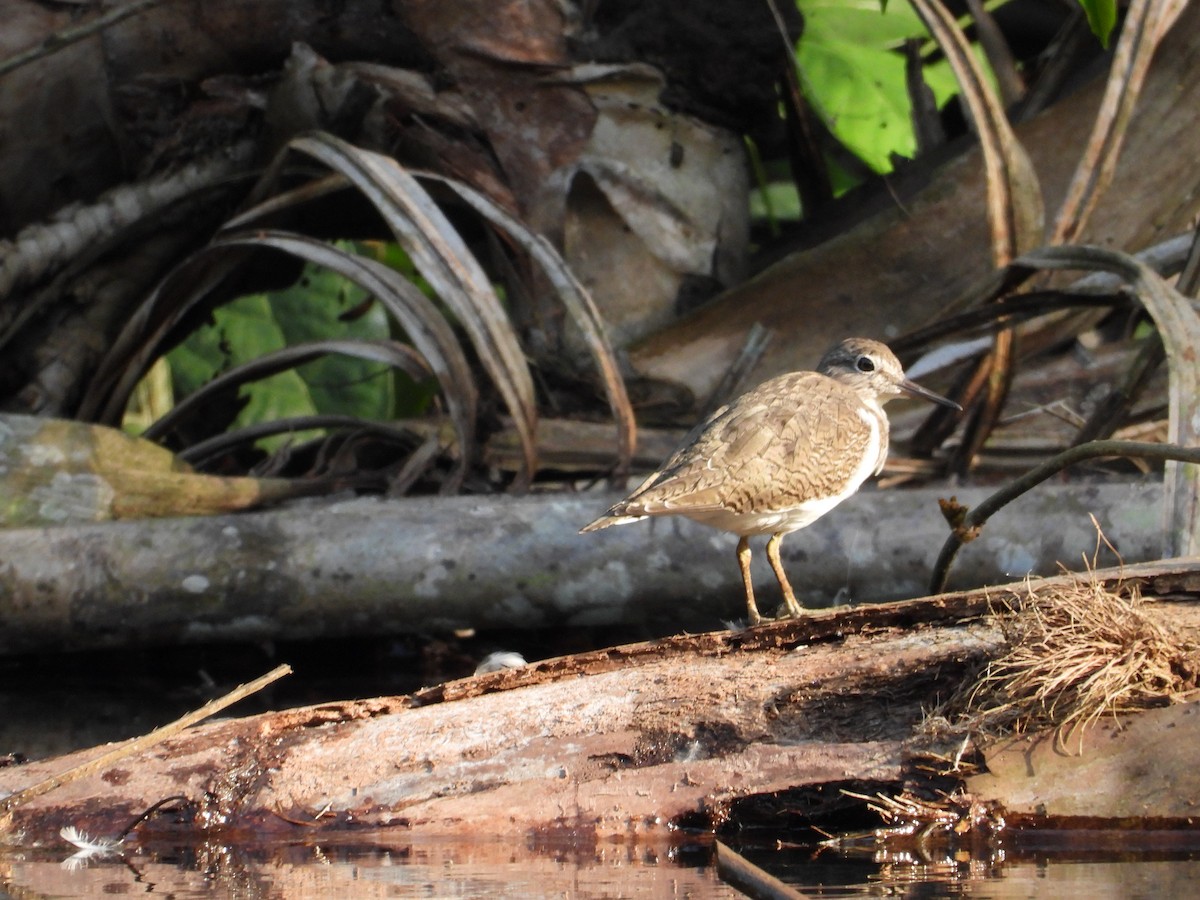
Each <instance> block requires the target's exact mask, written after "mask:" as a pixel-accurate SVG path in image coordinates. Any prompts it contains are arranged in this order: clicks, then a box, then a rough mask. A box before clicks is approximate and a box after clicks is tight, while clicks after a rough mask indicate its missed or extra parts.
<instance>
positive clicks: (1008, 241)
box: [912, 0, 1045, 266]
mask: <svg viewBox="0 0 1200 900" xmlns="http://www.w3.org/2000/svg"><path fill="white" fill-rule="evenodd" d="M912 5H913V8H914V9H915V10H916V11H917V14H918V15H919V16H920V17H921V20H922V21H923V22H924V23H925V27H926V28H928V29H929V33H930V34H932V35H933V38H934V40H935V41H937V43H938V46H939V47H941V48H942V52H943V53H945V54H946V60H947V62H949V63H950V68H951V70H952V71H953V72H954V77H955V79H956V80H957V81H958V85H959V88H960V89H961V91H962V96H963V99H964V100H965V101H966V104H967V107H968V109H969V110H970V113H971V118H972V120H973V121H974V123H975V129H976V131H977V132H978V133H979V140H980V144H981V145H982V149H983V158H984V166H985V167H986V170H987V176H988V177H987V184H988V204H987V208H988V221H989V222H990V224H991V230H992V259H993V261H994V262H995V264H996V265H997V266H1003V265H1005V264H1007V263H1008V262H1009V261H1010V260H1012V258H1013V257H1015V256H1017V255H1018V254H1019V253H1021V252H1023V251H1024V250H1027V249H1030V248H1033V247H1036V246H1038V245H1039V244H1040V243H1042V240H1043V229H1044V224H1045V221H1044V215H1045V213H1044V207H1043V202H1042V190H1041V185H1040V183H1039V181H1038V177H1037V173H1036V172H1035V171H1034V169H1033V164H1032V163H1031V162H1030V161H1029V156H1028V154H1026V152H1025V148H1024V147H1022V146H1021V143H1020V141H1018V140H1017V137H1016V135H1015V134H1014V133H1013V130H1012V128H1011V126H1010V125H1009V124H1008V118H1007V117H1006V116H1005V113H1004V108H1003V106H1001V104H1000V101H999V100H998V99H997V97H996V96H995V94H994V93H993V92H992V90H991V88H990V87H989V86H988V82H987V79H986V78H985V77H984V74H983V71H982V70H981V69H980V66H979V62H978V60H977V59H976V58H975V55H974V54H973V53H972V52H971V48H970V45H969V44H968V43H967V39H966V37H965V36H964V35H963V33H962V30H961V29H960V28H959V27H958V24H957V23H956V22H955V21H954V17H953V16H952V15H950V13H949V12H948V11H947V10H946V7H945V6H944V5H942V3H941V2H940V0H912Z"/></svg>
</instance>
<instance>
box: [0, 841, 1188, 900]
mask: <svg viewBox="0 0 1200 900" xmlns="http://www.w3.org/2000/svg"><path fill="white" fill-rule="evenodd" d="M743 852H744V853H745V855H746V857H747V858H748V859H751V860H752V861H754V862H756V863H757V864H759V865H761V866H763V867H764V868H766V869H768V870H769V871H771V872H772V873H773V874H775V875H777V876H778V877H780V878H782V879H784V880H785V881H786V882H788V883H789V884H791V885H793V886H794V887H796V888H797V889H798V890H799V891H801V892H802V893H803V894H804V895H805V896H813V897H818V896H819V897H912V898H924V897H973V898H997V900H1002V898H1003V900H1007V898H1017V897H1054V898H1056V900H1068V898H1143V897H1144V898H1160V897H1186V896H1194V895H1195V887H1194V885H1195V884H1196V883H1197V879H1200V861H1197V858H1195V856H1196V855H1195V854H1190V853H1187V852H1183V851H1178V852H1172V853H1163V852H1161V851H1156V852H1154V853H1145V854H1129V853H1126V854H1115V853H1110V854H1109V858H1107V859H1104V858H1097V855H1096V854H1091V853H1080V852H1079V851H1078V850H1076V851H1070V852H1058V851H1056V852H1054V853H1035V854H1030V855H1027V856H1021V857H1020V858H1016V859H1013V858H1011V857H1008V856H1006V854H1005V853H1004V852H997V853H995V854H994V855H993V856H992V857H991V858H989V859H987V860H971V859H950V858H948V859H943V860H937V861H929V860H914V859H909V858H906V857H904V856H903V855H899V856H893V857H890V858H889V857H887V856H886V855H871V856H866V855H862V854H858V855H854V856H841V855H835V854H830V853H822V854H818V855H816V856H814V855H813V854H812V852H811V851H797V850H791V851H776V850H765V849H760V850H753V849H746V848H743ZM1106 853H1108V851H1106ZM1116 856H1121V857H1122V858H1120V859H1117V858H1113V857H1116ZM70 857H71V854H70V853H69V852H68V850H67V849H64V848H55V849H53V850H51V849H49V848H39V849H32V850H27V851H22V850H6V851H0V888H2V889H3V890H4V891H5V892H6V893H7V895H8V896H12V897H22V898H26V897H94V896H102V895H112V894H150V895H162V896H172V897H175V898H187V897H201V896H203V897H242V898H256V897H271V898H325V897H351V898H359V897H362V898H376V897H379V898H382V897H424V898H437V897H521V898H542V897H545V898H550V897H555V898H592V897H596V898H600V897H713V898H737V897H742V896H743V895H742V894H740V893H738V892H737V891H736V890H734V889H733V888H732V887H730V886H728V885H725V884H723V883H722V882H721V881H720V879H719V878H718V877H717V874H716V870H715V868H714V866H713V864H712V861H713V860H712V855H711V852H710V849H709V848H707V847H693V848H688V849H679V848H674V849H666V850H652V849H647V848H642V847H637V848H631V847H626V846H623V845H617V844H611V845H607V846H603V847H600V848H598V849H596V850H589V851H588V852H586V853H580V852H577V851H570V850H554V849H552V848H546V847H530V846H526V845H513V844H505V843H501V842H492V843H475V844H461V843H450V842H439V841H420V840H412V839H411V836H410V837H409V838H408V839H404V840H397V839H396V837H395V836H394V835H387V834H383V835H375V836H363V835H356V836H355V837H354V842H353V843H349V842H346V843H321V844H316V843H314V844H304V845H296V844H291V845H277V846H268V847H252V848H246V847H224V846H219V845H210V844H203V845H200V846H194V847H184V848H180V847H176V848H161V847H159V848H134V849H130V850H129V851H128V852H127V854H126V855H125V856H110V857H107V858H92V859H86V860H85V859H78V858H75V859H72V858H70Z"/></svg>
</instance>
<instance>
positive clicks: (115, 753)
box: [0, 665, 292, 834]
mask: <svg viewBox="0 0 1200 900" xmlns="http://www.w3.org/2000/svg"><path fill="white" fill-rule="evenodd" d="M291 671H292V667H291V666H288V665H282V666H276V667H275V668H274V669H272V670H271V671H270V672H268V673H267V674H266V675H263V676H261V677H260V678H256V679H254V681H251V682H249V683H247V684H243V685H239V686H238V687H236V688H234V689H233V690H232V691H230V692H229V693H228V694H226V695H225V696H223V697H218V698H217V699H216V700H210V701H209V702H208V703H205V704H204V705H203V706H202V707H200V708H199V709H197V710H193V711H192V712H190V713H188V714H187V715H185V716H183V717H181V718H178V719H176V720H175V721H174V722H171V723H170V724H168V725H164V726H163V727H162V728H156V729H155V730H154V731H151V732H150V733H149V734H144V735H142V736H141V737H136V738H132V739H131V740H128V741H126V742H124V743H123V744H119V745H118V746H116V747H114V748H113V749H112V750H109V751H108V752H107V753H104V754H102V755H101V756H98V757H96V758H95V759H93V760H89V761H88V762H85V763H82V764H80V765H78V766H75V767H74V768H72V769H68V770H67V771H65V772H62V773H61V774H59V775H55V776H54V777H53V778H47V779H46V780H44V781H39V782H38V783H37V784H33V785H30V786H29V787H27V788H25V789H24V790H21V791H17V792H16V793H15V794H11V795H10V796H8V797H5V798H4V799H3V800H0V834H3V833H4V832H5V831H7V830H8V826H9V824H10V821H11V816H12V813H13V811H14V810H16V809H17V808H19V807H21V806H23V805H24V804H26V803H28V802H29V801H30V800H33V799H34V798H36V797H40V796H42V795H43V794H48V793H50V792H51V791H54V790H57V789H58V788H60V787H62V786H63V785H65V784H70V783H71V782H72V781H78V780H79V779H80V778H86V777H87V776H89V775H92V774H95V773H96V772H99V771H100V770H101V769H103V768H105V767H107V766H111V765H112V764H113V763H115V762H116V761H117V760H119V759H124V758H125V757H127V756H131V755H132V754H134V753H140V752H142V751H143V750H148V749H149V748H151V747H154V746H156V745H158V744H161V743H162V742H163V741H165V740H168V739H169V738H172V737H174V736H175V735H177V734H179V732H181V731H183V730H184V729H185V728H190V727H191V726H192V725H195V724H196V723H197V722H202V721H204V720H205V719H207V718H209V717H211V716H215V715H216V714H217V713H219V712H220V711H221V710H223V709H225V708H226V707H228V706H232V705H233V704H234V703H236V702H238V701H239V700H242V699H244V698H246V697H249V696H250V695H251V694H255V693H257V692H258V691H261V690H262V689H263V688H265V687H266V686H267V685H269V684H271V683H272V682H275V681H278V680H279V679H280V678H282V677H283V676H284V675H290V674H291Z"/></svg>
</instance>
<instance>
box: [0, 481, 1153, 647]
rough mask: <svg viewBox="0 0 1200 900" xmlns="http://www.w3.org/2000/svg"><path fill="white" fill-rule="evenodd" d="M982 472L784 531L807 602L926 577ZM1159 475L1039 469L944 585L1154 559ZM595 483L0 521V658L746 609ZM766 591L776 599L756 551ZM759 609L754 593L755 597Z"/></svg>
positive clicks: (682, 533)
mask: <svg viewBox="0 0 1200 900" xmlns="http://www.w3.org/2000/svg"><path fill="white" fill-rule="evenodd" d="M951 493H953V494H956V495H957V496H958V499H959V502H961V503H964V504H966V505H973V504H975V503H978V502H979V501H980V500H981V499H983V498H984V497H986V496H987V494H988V493H989V491H988V490H987V489H985V488H966V489H956V490H954V491H953V492H951V491H950V490H949V489H947V488H944V487H941V488H922V489H913V490H888V491H882V490H881V491H876V490H864V491H862V492H860V493H859V494H857V495H856V496H854V497H852V498H850V499H849V500H848V501H846V502H845V503H844V504H842V505H841V506H840V507H839V508H838V509H837V510H836V511H835V512H833V513H831V514H830V515H829V516H827V517H826V518H824V519H822V520H821V521H819V522H817V523H815V524H814V525H813V526H812V527H810V528H808V529H806V530H805V532H804V534H803V535H800V536H799V537H797V539H795V540H794V541H790V542H788V543H787V544H785V546H784V549H783V555H784V564H785V565H786V566H787V568H788V570H789V572H790V573H791V576H792V578H793V581H794V582H795V583H796V585H797V587H798V589H799V591H800V596H801V600H802V602H804V603H806V604H808V605H811V606H820V605H822V604H825V605H828V604H829V603H830V602H831V601H833V600H834V598H835V597H837V598H839V602H845V601H846V600H847V599H855V600H871V601H875V600H895V599H903V598H910V597H915V596H920V595H922V594H923V593H925V592H926V591H927V589H928V588H927V585H928V580H929V573H930V571H931V567H932V564H933V560H934V557H935V555H936V552H937V548H938V547H939V546H941V545H942V543H943V542H944V540H945V539H946V536H947V533H948V528H947V526H946V524H945V522H944V521H943V520H942V517H941V515H940V513H939V512H938V500H939V499H940V498H943V497H947V496H949V495H950V494H951ZM1161 494H1162V486H1161V484H1160V483H1158V482H1156V481H1136V482H1113V483H1101V482H1075V483H1068V484H1053V485H1043V486H1041V487H1039V488H1038V489H1037V490H1036V491H1034V492H1032V493H1031V494H1029V495H1027V496H1025V497H1022V498H1021V499H1020V501H1018V503H1016V504H1014V505H1013V506H1011V507H1009V508H1007V509H1005V510H1003V511H1002V512H1001V513H1000V514H999V515H997V516H995V517H994V518H993V519H992V520H991V521H990V522H989V524H988V526H987V528H986V529H985V531H984V532H983V535H982V536H981V537H980V538H979V539H978V540H976V541H974V542H973V543H971V544H969V545H968V546H967V547H965V548H964V549H963V551H962V553H961V556H960V558H959V560H958V563H957V566H956V568H955V570H954V572H953V577H952V578H951V580H950V587H952V588H966V587H972V586H978V585H980V584H987V583H997V582H1003V581H1007V580H1009V579H1012V578H1018V577H1021V576H1023V575H1025V574H1027V573H1033V574H1050V573H1053V572H1056V571H1057V570H1058V566H1059V565H1060V564H1067V565H1072V564H1073V563H1075V562H1076V561H1078V560H1080V557H1081V554H1086V555H1087V556H1089V557H1090V556H1091V555H1092V553H1093V551H1094V549H1095V547H1096V531H1095V525H1094V524H1093V522H1092V519H1091V516H1092V515H1094V516H1095V517H1096V519H1097V520H1098V521H1099V522H1100V524H1101V527H1102V528H1103V530H1104V533H1105V535H1106V537H1107V538H1108V540H1109V541H1111V542H1112V543H1113V545H1114V546H1115V547H1116V548H1117V550H1118V551H1119V552H1120V554H1121V556H1122V558H1123V559H1124V560H1125V561H1127V562H1139V561H1144V560H1148V559H1156V558H1158V557H1159V556H1161V555H1162V551H1161V525H1160V512H1159V509H1160V501H1161ZM616 499H619V495H617V494H613V493H609V492H597V493H594V494H592V493H589V494H578V495H567V494H561V493H558V494H547V495H534V496H529V497H522V498H513V497H504V496H478V497H435V498H414V499H406V500H396V501H384V500H376V499H358V500H351V501H345V502H339V503H329V502H326V501H321V502H313V503H311V505H309V506H307V507H305V506H303V505H292V506H289V507H287V508H284V509H280V510H274V511H270V512H261V513H250V514H239V515H230V516H213V517H195V518H177V519H172V518H168V519H155V520H150V521H132V522H105V523H93V524H86V525H66V526H61V527H56V528H20V529H6V530H0V559H3V560H4V566H3V567H0V654H13V653H30V652H40V651H44V650H49V649H53V650H59V651H61V650H77V649H87V648H100V647H124V646H131V645H155V644H161V645H173V644H180V643H192V644H195V643H202V642H212V641H258V640H295V639H309V638H322V637H324V638H333V637H342V636H348V635H356V634H371V635H380V634H402V633H412V632H414V631H434V632H436V631H438V630H447V631H448V630H451V629H455V628H478V629H488V628H554V627H564V626H588V625H608V624H618V623H624V624H638V623H645V624H647V625H649V626H650V627H651V628H653V629H655V630H656V631H657V632H658V633H663V632H670V631H676V630H680V629H683V628H687V629H690V630H709V629H712V628H718V627H721V623H722V620H723V619H726V618H728V617H730V616H737V615H741V614H742V611H743V610H744V608H745V607H744V602H743V601H742V599H741V596H742V588H741V582H740V576H739V573H738V567H737V564H736V562H735V559H734V549H733V548H734V543H735V540H734V538H732V537H731V536H729V535H726V534H723V533H720V532H716V531H713V530H711V529H708V528H705V527H703V526H701V525H696V524H694V523H692V522H689V521H686V520H678V519H677V520H673V521H651V522H644V523H640V524H637V525H630V526H626V527H623V528H613V529H609V530H608V531H605V532H602V533H600V534H590V535H580V534H578V533H577V532H578V529H579V528H580V527H581V526H582V525H583V524H584V523H586V522H588V521H590V520H592V519H594V518H595V517H596V516H597V515H599V514H600V513H601V512H603V511H604V510H605V509H607V508H608V506H609V505H611V503H612V502H614V501H615V500H616ZM755 570H756V572H757V574H758V576H759V577H760V578H761V579H762V585H763V596H764V601H765V602H767V603H768V604H774V603H777V602H778V595H777V593H775V591H776V590H777V589H776V587H775V584H774V578H773V576H771V574H770V571H769V569H768V568H767V564H766V560H765V554H763V553H761V552H756V553H755ZM769 608H770V606H764V610H765V609H769Z"/></svg>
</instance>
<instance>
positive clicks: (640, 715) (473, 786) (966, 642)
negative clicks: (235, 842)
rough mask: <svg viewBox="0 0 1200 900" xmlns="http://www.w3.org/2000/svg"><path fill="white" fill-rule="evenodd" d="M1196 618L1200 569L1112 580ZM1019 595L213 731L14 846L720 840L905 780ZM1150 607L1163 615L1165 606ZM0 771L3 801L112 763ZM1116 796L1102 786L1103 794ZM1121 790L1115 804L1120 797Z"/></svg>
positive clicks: (60, 810)
mask: <svg viewBox="0 0 1200 900" xmlns="http://www.w3.org/2000/svg"><path fill="white" fill-rule="evenodd" d="M1097 577H1098V578H1099V579H1101V580H1102V581H1104V582H1105V583H1116V582H1118V581H1121V582H1123V583H1125V584H1137V585H1139V586H1140V588H1141V590H1142V591H1143V593H1144V594H1155V593H1163V594H1170V595H1172V596H1173V597H1174V598H1176V599H1177V598H1178V595H1180V594H1186V595H1187V597H1188V598H1190V601H1191V602H1190V603H1181V602H1176V603H1164V604H1161V606H1162V607H1164V608H1163V609H1159V610H1158V611H1157V612H1156V614H1158V615H1166V616H1174V615H1176V614H1178V613H1179V612H1181V611H1187V612H1189V613H1190V619H1189V621H1191V622H1192V623H1193V625H1194V624H1195V622H1196V621H1197V618H1196V602H1195V601H1196V594H1197V590H1198V588H1200V567H1198V565H1197V563H1196V562H1195V561H1172V562H1169V563H1163V564H1152V565H1146V566H1140V567H1126V568H1124V569H1121V570H1103V571H1100V572H1098V573H1097ZM1028 590H1029V585H1028V584H1025V583H1022V584H1016V585H1010V586H1007V587H1004V588H990V589H988V590H986V591H976V592H967V593H960V594H948V595H942V596H939V597H932V598H927V599H924V600H918V601H911V602H907V603H898V604H888V605H884V606H880V607H874V608H871V609H860V610H850V611H844V612H832V613H830V612H826V613H817V614H814V615H813V616H811V617H809V618H806V619H804V620H801V621H796V622H783V623H778V624H772V625H767V626H763V627H760V628H756V629H752V630H749V631H743V632H717V633H710V634H701V635H684V636H681V637H677V638H671V639H667V640H662V641H655V642H650V643H645V644H634V645H629V646H625V647H616V648H610V649H605V650H599V651H594V652H591V653H586V654H580V655H578V656H574V657H563V658H560V659H553V660H546V661H543V662H540V663H535V664H532V665H530V666H527V667H524V668H522V669H515V670H506V671H503V672H498V673H494V674H489V675H483V676H477V677H475V678H471V679H466V680H463V681H459V682H451V683H449V684H446V685H442V686H439V687H437V688H434V689H431V690H427V691H423V692H418V693H417V694H414V695H410V696H405V697H392V698H378V699H375V700H362V701H348V702H344V703H330V704H324V705H321V706H314V707H307V708H304V709H297V710H290V711H287V712H280V713H270V714H266V715H260V716H255V717H252V718H246V719H235V720H231V721H226V722H219V723H214V724H209V725H203V726H200V727H197V728H196V729H194V730H193V731H191V732H188V733H185V734H184V735H182V736H181V737H178V738H176V739H173V740H171V741H169V742H168V743H166V744H163V745H160V746H158V747H156V748H154V749H152V750H150V751H146V752H144V753H142V754H140V755H138V756H135V757H131V758H129V759H127V760H125V761H124V762H122V763H118V764H115V765H113V767H112V768H111V769H108V770H107V771H104V772H102V773H100V774H99V775H98V776H96V777H94V778H92V779H90V780H83V781H78V782H75V783H73V784H69V785H66V786H65V787H62V788H60V789H59V790H57V791H55V792H53V793H51V794H47V795H43V796H41V797H39V798H37V799H35V800H33V801H31V802H29V803H28V804H27V805H25V806H23V807H21V808H18V809H16V810H9V811H8V812H10V813H11V816H12V819H11V822H10V823H9V824H10V825H11V827H12V829H13V833H19V834H21V835H22V838H23V840H26V841H30V840H46V839H48V838H49V837H50V836H52V835H53V834H55V833H56V832H57V831H58V829H59V828H61V827H63V826H64V825H74V826H75V827H77V828H80V829H82V830H83V831H85V832H87V833H89V834H92V835H114V834H116V833H119V832H120V830H121V829H122V828H124V827H125V826H126V825H127V824H128V823H129V822H130V821H131V820H132V819H133V818H134V817H135V816H137V815H138V814H139V813H140V812H142V811H143V810H145V809H148V808H149V807H150V806H151V805H152V804H154V803H156V802H158V801H160V800H162V799H164V798H167V797H172V796H179V795H181V796H183V797H186V798H187V801H186V803H184V804H183V806H184V812H185V813H186V815H178V814H176V815H165V814H164V815H156V816H153V817H151V818H150V819H149V820H147V822H145V823H144V824H143V825H141V826H139V829H138V836H139V837H140V838H142V839H146V840H148V839H151V838H153V836H155V835H164V834H170V833H175V834H178V833H179V832H180V829H182V830H183V831H184V832H185V833H188V834H191V835H193V836H199V834H204V835H207V836H210V837H213V836H217V835H222V834H244V833H247V830H249V831H250V832H253V833H255V834H257V835H259V836H262V835H269V834H276V835H279V834H291V835H296V834H303V835H305V836H310V835H315V834H320V833H325V832H336V831H342V830H345V829H347V828H378V827H383V826H386V827H393V828H403V829H409V830H412V831H416V832H419V833H421V834H425V835H430V834H437V833H446V834H459V835H467V834H475V835H479V834H489V835H522V834H523V835H527V836H533V835H537V834H542V835H544V834H548V833H556V834H559V835H560V836H563V837H569V838H570V839H572V840H573V841H574V842H575V843H576V844H577V845H578V844H583V845H587V844H589V843H591V842H594V841H597V840H601V839H604V838H610V837H625V838H627V839H634V840H636V839H639V838H642V837H646V838H653V837H655V836H659V837H661V836H662V835H663V834H665V833H668V832H669V830H670V829H671V828H672V827H673V826H677V825H680V824H690V825H693V826H699V827H707V828H715V827H716V826H717V824H719V823H720V822H722V821H723V820H724V818H725V816H726V815H727V814H728V813H729V810H730V808H731V806H732V805H733V804H735V803H736V802H737V801H738V800H740V799H743V798H746V797H748V796H752V795H763V794H767V795H770V794H779V793H784V792H787V791H790V790H793V789H796V788H800V787H804V786H813V785H822V784H831V783H833V784H835V783H844V782H855V783H858V784H864V783H865V784H867V785H876V786H879V787H883V786H887V785H893V784H895V783H896V782H898V781H899V780H900V778H901V775H902V771H903V764H904V761H905V755H906V754H905V744H906V741H908V740H909V739H910V738H911V737H912V735H913V732H914V729H915V728H916V726H917V725H918V724H919V723H920V722H921V720H922V718H923V716H924V714H925V710H926V709H927V708H928V706H929V705H930V703H931V702H932V701H933V700H934V699H935V698H936V697H937V696H938V695H939V693H943V692H945V691H948V690H951V689H952V688H953V687H954V686H956V685H957V684H958V682H959V681H960V680H961V679H962V677H963V674H964V672H965V671H966V670H967V669H968V667H970V666H971V665H972V663H975V662H978V661H979V660H980V659H981V658H983V657H986V656H988V655H989V654H991V653H994V652H995V650H996V649H997V647H998V646H999V644H1000V642H1001V641H1002V636H1001V634H1000V630H999V629H998V628H996V627H994V626H992V625H990V624H989V623H988V622H987V621H986V619H985V618H984V617H985V614H986V612H987V611H988V609H989V605H990V604H992V603H995V602H998V601H1003V600H1004V599H1006V598H1009V597H1011V598H1014V599H1015V598H1020V597H1022V596H1024V595H1026V594H1027V592H1028ZM1152 605H1153V604H1152ZM97 752H99V751H98V750H87V751H82V752H80V753H76V754H71V755H70V756H68V757H64V758H60V759H55V760H49V761H45V762H39V763H33V764H29V765H25V766H19V767H12V768H8V769H3V770H0V792H4V793H5V794H7V793H11V792H14V791H16V790H19V789H21V788H24V787H27V786H29V785H30V784H33V783H35V782H37V781H39V780H41V779H44V778H47V777H49V776H51V775H53V774H55V773H57V772H61V771H62V770H64V769H66V768H68V767H69V766H71V765H74V764H77V763H79V762H82V761H84V760H85V759H87V758H88V757H89V756H93V755H96V754H97ZM1100 787H1102V786H1100ZM1118 787H1119V786H1118Z"/></svg>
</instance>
